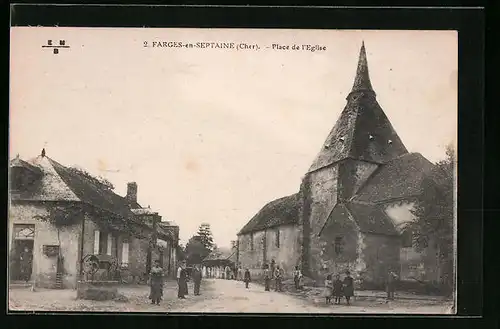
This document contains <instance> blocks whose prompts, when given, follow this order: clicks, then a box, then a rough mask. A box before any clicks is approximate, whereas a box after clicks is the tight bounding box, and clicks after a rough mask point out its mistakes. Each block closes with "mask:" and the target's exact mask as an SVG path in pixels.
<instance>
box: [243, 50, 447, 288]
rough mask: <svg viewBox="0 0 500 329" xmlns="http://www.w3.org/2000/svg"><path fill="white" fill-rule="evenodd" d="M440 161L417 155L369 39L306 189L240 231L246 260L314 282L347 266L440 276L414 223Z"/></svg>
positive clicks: (361, 273)
mask: <svg viewBox="0 0 500 329" xmlns="http://www.w3.org/2000/svg"><path fill="white" fill-rule="evenodd" d="M434 170H435V165H434V164H432V163H431V162H430V161H429V160H427V159H426V158H425V157H423V156H422V155H421V154H419V153H410V152H408V150H407V149H406V147H405V145H404V144H403V141H402V140H401V138H400V137H399V136H398V134H397V132H396V131H395V129H394V128H393V126H392V125H391V122H390V121H389V119H388V117H387V116H386V114H385V113H384V111H383V110H382V108H381V106H380V105H379V104H378V102H377V98H376V93H375V91H374V89H373V87H372V83H371V81H370V76H369V72H368V62H367V57H366V50H365V46H364V43H363V45H362V46H361V50H360V54H359V59H358V66H357V71H356V76H355V79H354V85H353V87H352V90H351V92H350V93H349V95H348V96H347V104H346V106H345V108H344V110H343V111H342V113H341V114H340V117H339V118H338V120H337V122H336V124H335V125H334V127H333V129H332V130H331V132H330V134H329V135H328V137H327V138H326V141H325V142H324V144H323V145H322V146H321V149H320V151H319V153H318V155H317V156H316V158H315V159H314V161H313V162H312V165H311V166H310V168H309V170H308V171H307V172H306V173H305V176H304V177H303V180H302V183H301V186H300V189H299V191H298V193H296V194H293V195H290V196H286V197H283V198H280V199H277V200H274V201H272V202H270V203H268V204H267V205H265V206H264V207H263V208H262V209H261V210H260V211H259V212H258V213H257V214H256V215H255V216H254V217H253V218H251V219H250V221H249V222H248V223H247V224H246V225H245V226H244V227H243V228H242V229H241V230H240V232H239V233H238V252H237V261H238V263H239V264H240V265H241V266H242V267H243V268H249V269H250V271H252V272H254V273H253V274H254V275H258V274H259V273H261V271H262V267H263V265H264V264H269V263H271V262H272V261H274V262H275V263H276V264H277V265H280V266H281V267H283V268H284V270H285V273H286V276H287V277H290V276H291V275H292V271H293V269H294V268H295V266H299V267H300V268H301V269H302V271H303V273H304V275H306V276H308V277H310V278H312V279H313V280H323V278H324V276H325V275H326V274H327V273H339V274H343V273H345V271H346V270H349V271H350V272H351V275H353V277H354V278H355V279H356V280H357V282H364V283H365V284H368V283H373V284H375V285H378V284H381V283H383V281H384V279H385V278H386V276H387V273H388V271H394V272H396V273H398V274H399V275H400V278H401V279H403V280H411V279H413V280H420V281H433V280H437V277H436V276H437V275H438V274H437V273H436V271H435V268H436V267H437V266H436V261H437V258H436V256H435V255H436V254H435V251H434V250H433V247H432V245H430V246H429V247H428V248H427V250H424V251H421V252H417V251H416V249H415V248H414V246H413V243H412V237H411V232H409V231H408V230H405V226H406V224H408V223H409V222H411V221H412V220H414V215H413V213H412V209H413V208H414V207H415V204H416V200H417V198H418V197H419V196H420V195H422V193H424V191H423V181H424V180H425V179H432V177H433V176H432V172H433V171H434Z"/></svg>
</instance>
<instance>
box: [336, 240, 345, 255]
mask: <svg viewBox="0 0 500 329" xmlns="http://www.w3.org/2000/svg"><path fill="white" fill-rule="evenodd" d="M334 249H335V254H336V255H337V256H340V255H342V252H343V251H344V238H343V237H341V236H338V237H336V238H335V242H334Z"/></svg>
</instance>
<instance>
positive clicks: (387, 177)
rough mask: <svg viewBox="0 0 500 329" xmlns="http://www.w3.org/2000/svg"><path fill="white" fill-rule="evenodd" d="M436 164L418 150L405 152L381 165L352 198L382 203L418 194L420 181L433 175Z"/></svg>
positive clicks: (420, 188) (420, 185) (421, 190)
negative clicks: (416, 151)
mask: <svg viewBox="0 0 500 329" xmlns="http://www.w3.org/2000/svg"><path fill="white" fill-rule="evenodd" d="M434 170H435V165H434V164H432V163H431V162H430V161H429V160H427V159H426V158H424V157H423V156H422V155H421V154H420V153H407V154H404V155H402V156H400V157H398V158H396V159H393V160H392V161H390V162H388V163H386V164H384V165H382V166H380V167H379V168H378V169H377V170H376V171H375V172H374V173H373V174H372V175H371V176H370V178H368V180H367V182H366V183H365V185H364V186H363V187H362V188H361V189H360V190H359V191H358V193H357V194H356V195H355V196H354V197H353V200H354V201H360V202H371V203H381V202H386V201H390V200H398V199H399V200H400V199H404V198H411V197H415V196H418V195H420V194H421V193H422V192H423V186H422V182H423V180H424V179H425V178H426V177H434V176H433V174H434Z"/></svg>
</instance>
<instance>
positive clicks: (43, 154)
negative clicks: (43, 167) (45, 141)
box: [42, 148, 45, 157]
mask: <svg viewBox="0 0 500 329" xmlns="http://www.w3.org/2000/svg"><path fill="white" fill-rule="evenodd" d="M44 156H45V148H43V149H42V157H44Z"/></svg>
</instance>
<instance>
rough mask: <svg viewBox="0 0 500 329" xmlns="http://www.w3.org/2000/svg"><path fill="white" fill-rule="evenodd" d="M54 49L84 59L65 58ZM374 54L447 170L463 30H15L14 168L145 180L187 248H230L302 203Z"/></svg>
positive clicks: (405, 136)
mask: <svg viewBox="0 0 500 329" xmlns="http://www.w3.org/2000/svg"><path fill="white" fill-rule="evenodd" d="M49 39H51V40H54V44H55V43H58V41H59V40H65V41H66V45H69V46H70V48H64V49H60V52H59V54H53V53H52V49H49V48H42V45H46V44H47V40H49ZM145 41H146V42H147V44H148V47H144V42H145ZM158 41H160V42H164V41H165V42H168V41H176V42H184V43H186V42H192V43H196V42H234V43H235V44H236V45H239V44H240V43H246V44H256V45H259V47H260V49H259V50H236V49H207V48H205V49H196V48H167V47H161V48H160V47H151V46H152V44H153V42H158ZM362 41H364V42H365V47H366V52H367V59H368V66H369V71H370V78H371V82H372V86H373V88H374V90H375V92H376V93H377V100H378V102H379V104H380V105H381V107H382V109H383V110H384V112H385V113H386V115H387V116H388V118H389V120H390V121H391V123H392V125H393V127H394V128H395V129H396V131H397V132H398V134H399V136H400V137H401V139H402V141H403V143H404V144H405V145H406V147H407V148H408V150H409V151H410V152H420V153H421V154H422V155H424V156H425V157H426V158H427V159H429V160H430V161H432V162H435V161H438V160H440V159H442V158H444V154H445V147H446V145H448V144H450V143H451V144H454V145H456V139H457V96H458V95H457V79H458V78H457V77H458V50H457V47H458V43H457V32H455V31H348V30H258V29H256V30H243V29H150V28H147V29H146V28H142V29H132V28H122V29H97V28H46V27H43V28H42V27H14V28H11V63H10V65H11V67H10V75H11V76H10V82H11V85H10V158H13V157H15V156H16V154H19V155H20V157H21V158H24V159H30V158H33V157H36V156H37V155H39V154H40V151H41V149H42V148H45V149H46V153H47V156H49V157H50V158H52V159H54V160H56V161H58V162H60V163H61V164H63V165H67V166H77V167H80V168H83V169H85V170H87V171H88V172H90V173H92V174H94V175H96V176H102V177H105V178H106V179H108V180H109V181H111V182H112V183H113V184H114V185H115V187H116V188H115V191H116V192H117V193H118V194H120V195H125V193H126V185H127V182H131V181H135V182H137V184H138V201H139V203H140V204H141V205H143V206H148V205H149V206H151V208H153V209H154V210H157V211H158V212H159V213H160V215H161V216H162V217H163V219H164V220H171V221H174V222H175V223H177V224H178V225H179V226H180V238H181V243H183V244H185V243H186V241H187V240H188V239H189V238H190V237H191V236H192V235H193V234H195V232H196V231H197V228H198V226H199V225H200V224H201V223H204V222H206V223H209V224H210V225H211V229H212V232H213V236H214V240H215V243H216V244H217V245H219V246H221V247H228V246H229V245H230V241H231V240H235V239H236V234H237V232H238V231H239V230H240V229H241V228H242V227H243V226H244V225H245V224H246V223H247V222H248V221H249V220H250V219H251V217H252V216H253V215H255V214H256V213H257V212H258V211H259V210H260V209H261V208H262V207H263V206H264V205H265V204H266V203H268V202H269V201H272V200H274V199H276V198H280V197H283V196H286V195H290V194H293V193H296V192H297V191H298V189H299V185H300V182H301V179H302V177H303V176H304V175H305V173H306V171H307V169H308V168H309V166H310V165H311V164H312V162H313V160H314V158H315V156H316V155H317V154H318V152H319V151H320V148H321V146H322V144H323V142H324V140H325V139H326V137H327V135H328V133H329V132H330V130H331V128H332V127H333V126H334V124H335V121H336V120H337V118H338V116H339V115H340V112H341V111H342V110H343V108H344V106H345V104H346V99H345V98H346V96H347V94H348V93H349V91H350V89H351V87H352V83H353V81H354V76H355V72H356V65H357V61H358V56H359V50H360V46H361V43H362ZM273 44H280V45H289V46H290V47H291V46H292V45H294V44H296V45H302V44H310V45H319V46H324V47H326V50H323V51H315V52H311V51H307V50H305V51H302V50H273V49H272V45H273ZM268 47H269V48H268Z"/></svg>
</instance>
